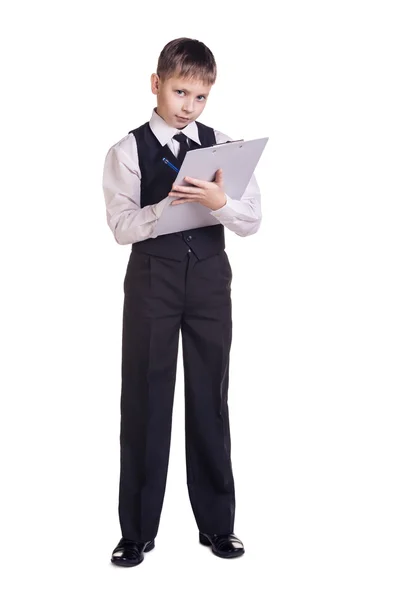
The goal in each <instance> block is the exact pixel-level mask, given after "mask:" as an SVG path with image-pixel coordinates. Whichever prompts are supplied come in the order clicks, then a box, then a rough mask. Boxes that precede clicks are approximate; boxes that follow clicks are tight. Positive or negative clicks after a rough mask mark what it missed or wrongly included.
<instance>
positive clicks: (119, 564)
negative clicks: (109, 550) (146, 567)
mask: <svg viewBox="0 0 400 600" xmlns="http://www.w3.org/2000/svg"><path fill="white" fill-rule="evenodd" d="M154 546H155V543H154V541H153V542H152V543H151V544H148V545H147V546H146V548H144V550H143V552H150V550H153V549H154ZM143 560H144V556H142V558H141V559H140V560H139V561H138V562H129V561H127V560H121V559H120V558H117V557H114V556H112V557H111V562H112V563H113V564H114V565H116V566H117V567H137V566H138V565H140V563H142V562H143Z"/></svg>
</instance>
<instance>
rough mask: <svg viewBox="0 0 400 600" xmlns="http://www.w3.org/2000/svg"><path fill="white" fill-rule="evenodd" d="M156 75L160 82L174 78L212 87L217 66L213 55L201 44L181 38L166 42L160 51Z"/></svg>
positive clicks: (197, 41)
mask: <svg viewBox="0 0 400 600" xmlns="http://www.w3.org/2000/svg"><path fill="white" fill-rule="evenodd" d="M157 75H158V76H159V77H160V79H161V80H162V81H165V80H166V79H168V78H169V77H174V76H175V77H183V78H185V79H186V78H187V79H200V80H201V81H203V82H204V83H206V84H207V85H214V83H215V80H216V78H217V65H216V63H215V59H214V55H213V53H212V52H211V50H210V49H209V48H207V46H206V45H205V44H203V42H199V40H193V39H191V38H186V37H182V38H177V39H176V40H172V41H171V42H168V44H167V45H166V46H164V48H163V49H162V50H161V54H160V56H159V58H158V64H157Z"/></svg>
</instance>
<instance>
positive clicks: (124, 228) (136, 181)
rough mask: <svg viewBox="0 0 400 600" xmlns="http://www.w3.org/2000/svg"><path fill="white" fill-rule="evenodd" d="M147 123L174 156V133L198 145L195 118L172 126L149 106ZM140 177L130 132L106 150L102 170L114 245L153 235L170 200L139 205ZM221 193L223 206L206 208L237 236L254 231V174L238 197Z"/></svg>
mask: <svg viewBox="0 0 400 600" xmlns="http://www.w3.org/2000/svg"><path fill="white" fill-rule="evenodd" d="M149 126H150V128H151V130H152V132H153V133H154V135H155V136H156V138H157V139H158V141H159V142H160V144H161V145H162V146H164V145H165V144H168V146H169V148H170V150H171V151H172V153H173V154H174V155H175V156H177V155H178V152H179V146H180V144H179V142H178V141H177V140H174V139H173V136H174V135H176V134H177V133H180V132H182V133H184V134H185V135H186V136H187V137H189V138H190V139H191V140H193V141H195V142H196V143H197V144H199V145H201V144H200V139H199V134H198V130H197V124H196V121H192V122H191V123H189V124H188V125H187V126H186V127H185V128H184V129H175V127H171V126H170V125H168V124H167V123H166V121H164V119H163V118H162V117H160V116H159V115H158V114H157V113H156V111H155V109H153V113H152V115H151V119H150V121H149ZM214 132H215V138H216V143H217V144H219V143H222V142H226V141H228V140H231V139H232V138H230V137H228V136H227V135H225V134H223V133H221V132H220V131H217V130H215V129H214ZM140 180H141V173H140V167H139V160H138V151H137V144H136V138H135V136H134V135H133V134H132V133H130V134H128V135H126V136H125V137H123V138H122V139H121V140H120V141H119V142H117V143H116V144H114V145H113V146H111V148H110V149H109V150H108V152H107V155H106V159H105V164H104V171H103V191H104V197H105V201H106V209H107V223H108V225H109V227H110V229H111V231H112V232H113V234H114V237H115V239H116V241H117V242H118V244H134V243H136V242H140V241H143V240H145V239H147V238H151V237H156V236H154V235H153V232H154V230H155V227H156V224H157V219H158V218H159V216H160V215H161V213H162V211H163V208H164V206H165V205H166V204H167V203H168V202H169V200H170V199H171V197H168V196H167V197H166V198H164V199H163V200H161V201H160V202H158V203H157V204H152V205H150V206H144V207H143V208H141V207H140ZM225 196H226V199H227V202H226V204H225V206H223V207H222V208H219V209H218V210H210V214H212V215H213V216H214V217H215V218H216V219H217V220H218V222H219V223H221V224H222V225H224V226H225V227H227V229H230V230H231V231H234V232H235V233H236V234H237V235H240V236H246V235H251V234H253V233H256V231H257V230H258V229H259V227H260V222H261V204H260V189H259V187H258V185H257V182H256V179H255V176H254V175H252V177H251V179H250V181H249V184H248V186H247V188H246V190H245V192H244V194H243V196H242V198H240V199H238V200H235V199H233V198H230V197H229V196H228V195H227V194H225ZM176 198H177V197H175V199H176ZM172 208H173V207H172Z"/></svg>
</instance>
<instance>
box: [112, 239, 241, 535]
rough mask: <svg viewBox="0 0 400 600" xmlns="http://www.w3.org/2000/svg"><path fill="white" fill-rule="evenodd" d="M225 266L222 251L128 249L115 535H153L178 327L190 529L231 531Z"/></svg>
mask: <svg viewBox="0 0 400 600" xmlns="http://www.w3.org/2000/svg"><path fill="white" fill-rule="evenodd" d="M231 279H232V271H231V267H230V264H229V259H228V256H227V254H226V252H225V251H224V250H222V251H221V252H220V253H219V254H216V255H214V256H211V257H209V258H207V259H204V260H198V259H197V258H196V256H195V255H194V253H193V252H190V251H188V253H187V256H186V258H185V259H184V260H183V261H181V262H179V261H175V260H171V259H167V258H159V257H156V256H151V255H148V254H141V253H138V252H137V251H135V250H134V246H132V253H131V255H130V259H129V262H128V266H127V271H126V276H125V279H124V307H123V334H122V389H121V434H120V444H121V455H120V460H121V465H120V467H121V471H120V486H119V506H118V512H119V519H120V524H121V530H122V535H123V537H126V538H128V539H131V540H135V541H142V542H143V541H147V540H151V539H153V538H155V537H156V535H157V531H158V527H159V521H160V516H161V510H162V505H163V500H164V493H165V486H166V478H167V470H168V461H169V452H170V441H171V424H172V409H173V400H174V390H175V380H176V366H177V355H178V342H179V332H180V331H181V334H182V353H183V363H184V364H183V366H184V382H185V388H184V389H185V440H186V472H187V486H188V491H189V498H190V502H191V506H192V510H193V513H194V516H195V519H196V523H197V526H198V529H199V530H200V531H202V532H204V533H218V534H221V533H231V532H233V530H234V518H235V489H234V479H233V474H232V464H231V440H230V430H229V412H228V382H229V352H230V347H231V339H232V314H231Z"/></svg>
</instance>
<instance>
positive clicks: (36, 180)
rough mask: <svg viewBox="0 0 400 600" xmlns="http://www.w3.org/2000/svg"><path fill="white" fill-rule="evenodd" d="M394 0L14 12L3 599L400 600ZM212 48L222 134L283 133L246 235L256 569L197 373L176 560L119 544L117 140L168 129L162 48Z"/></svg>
mask: <svg viewBox="0 0 400 600" xmlns="http://www.w3.org/2000/svg"><path fill="white" fill-rule="evenodd" d="M395 4H396V3H395V2H379V3H378V2H355V1H349V0H347V1H341V0H340V1H339V0H336V1H335V2H321V1H320V2H317V1H314V2H311V1H304V2H293V1H292V2H289V1H284V0H281V1H280V2H263V3H261V2H254V1H246V2H244V3H238V4H236V5H235V4H233V3H232V2H225V3H217V2H206V1H204V2H197V3H175V4H174V3H166V2H155V1H154V0H153V1H152V2H147V3H145V4H144V5H140V4H139V3H137V2H136V3H135V2H132V1H131V2H128V1H124V2H123V1H117V0H114V2H108V3H105V2H88V1H87V2H84V1H80V2H69V3H60V2H40V1H39V2H32V3H28V2H20V3H17V4H11V3H8V7H7V6H6V7H5V8H4V9H3V11H2V12H3V14H2V19H1V22H2V25H1V45H2V58H3V66H2V84H3V85H2V87H3V91H2V94H1V101H2V110H1V120H2V124H1V132H2V134H1V142H2V144H1V146H2V169H1V178H2V199H1V200H2V202H1V217H2V218H1V236H0V237H1V242H0V243H1V248H0V250H1V258H2V283H3V285H2V294H1V300H2V309H1V319H2V322H1V342H2V355H3V358H2V366H3V369H2V378H1V386H2V390H1V398H2V418H1V432H0V433H1V449H2V452H1V456H2V471H1V473H2V480H3V481H2V484H3V485H2V489H3V492H2V494H1V502H2V508H1V521H2V523H1V532H2V533H1V538H2V539H1V547H2V549H1V552H2V555H3V556H2V567H3V575H2V582H1V585H2V586H4V587H5V588H8V589H7V590H6V592H5V593H3V594H2V595H3V597H5V598H7V599H12V598H26V597H36V596H37V597H40V598H42V599H50V598H51V599H53V598H57V599H58V600H63V599H64V598H65V599H67V598H68V599H70V598H79V599H81V598H82V599H83V598H96V599H97V598H99V599H100V598H101V599H102V598H122V597H124V598H128V597H133V598H134V597H138V596H139V595H140V596H141V597H146V598H159V597H161V596H162V595H163V596H168V597H171V598H185V599H186V598H190V599H196V600H197V599H202V600H203V599H204V598H206V597H207V598H212V599H214V598H222V597H224V598H230V599H236V598H237V599H239V598H243V597H246V596H247V597H248V596H251V597H254V598H259V597H260V598H269V599H271V600H289V599H290V600H295V599H298V598H305V599H307V600H314V599H315V600H317V599H318V600H321V599H323V600H331V599H332V600H337V599H339V598H340V599H341V600H343V599H346V600H347V599H349V600H354V599H358V598H360V599H361V598H362V599H363V600H364V599H378V598H379V599H381V598H385V600H395V599H396V600H398V598H399V594H400V582H399V558H400V556H399V554H400V552H399V535H400V522H399V506H400V490H399V454H400V452H399V450H400V448H399V408H398V405H399V391H400V390H399V387H400V386H399V358H400V356H399V354H400V352H399V334H400V331H399V329H400V327H399V325H400V323H399V306H400V293H399V256H400V248H399V225H400V223H399V212H400V211H399V199H400V194H399V187H400V186H399V159H400V153H399V134H400V127H399V125H400V123H399V106H400V97H399V89H398V85H399V63H398V56H399V51H400V48H399V45H400V44H399V22H398V20H397V19H396V18H395V10H394V9H395ZM181 36H187V37H193V38H196V39H200V40H201V41H203V42H204V43H205V44H206V45H207V46H209V48H210V49H211V50H212V52H213V53H214V56H215V58H216V61H217V65H218V78H217V82H216V84H215V86H214V87H213V90H212V92H211V96H210V99H209V101H208V105H207V107H206V109H205V111H204V112H203V114H202V115H201V119H200V120H201V121H202V122H204V123H205V124H208V125H210V126H212V127H214V128H216V129H219V130H220V131H222V132H224V133H226V134H228V135H230V136H231V137H232V138H233V139H237V138H245V139H251V138H253V137H261V136H264V135H266V136H269V138H270V140H269V142H268V144H267V147H266V150H265V153H264V155H263V157H262V159H261V161H260V163H259V165H258V167H257V170H256V177H257V180H258V183H259V185H260V187H261V191H262V206H263V222H262V226H261V229H260V230H259V232H258V233H257V234H256V235H254V236H250V237H248V238H240V237H239V236H236V235H235V234H233V233H231V232H229V231H226V243H227V253H228V256H229V258H230V261H231V265H232V269H233V282H232V299H233V311H234V331H233V345H232V352H231V381H230V396H229V403H230V415H231V434H232V462H233V467H234V475H235V483H236V497H237V511H236V522H235V532H236V534H237V535H238V536H239V537H240V538H241V539H242V540H243V542H244V544H245V548H246V554H245V555H244V556H243V557H242V558H239V559H236V560H233V561H227V560H221V559H219V558H217V557H215V556H214V555H213V554H212V553H211V551H210V550H209V549H208V548H205V547H203V546H201V545H199V543H198V537H197V535H198V534H197V528H196V524H195V520H194V517H193V514H192V512H191V508H190V503H189V498H188V494H187V489H186V480H185V463H184V438H183V434H184V421H183V417H184V414H183V379H182V376H183V373H182V364H181V358H180V362H179V370H178V378H177V385H176V395H175V406H174V418H173V431H172V445H171V458H170V467H169V473H168V481H167V488H166V495H165V501H164V507H163V512H162V516H161V523H160V528H159V532H158V536H157V539H156V549H155V550H154V551H153V552H151V553H149V554H146V555H145V561H144V562H143V564H142V565H140V566H139V567H137V568H134V569H118V568H117V567H114V566H113V565H111V563H110V562H109V560H110V556H111V551H112V549H113V548H114V546H115V545H116V543H117V542H118V540H119V538H120V529H119V522H118V514H117V500H118V480H119V394H120V358H121V356H120V347H121V327H122V302H123V287H122V284H123V278H124V274H125V269H126V264H127V261H128V256H129V252H130V246H119V245H118V244H117V243H116V242H115V240H114V238H113V235H112V233H111V231H110V230H109V229H108V226H107V224H106V213H105V203H104V198H103V194H102V187H101V180H102V169H103V163H104V158H105V155H106V152H107V150H108V148H109V147H110V146H111V145H113V144H114V143H116V142H117V141H118V140H119V139H121V138H122V137H123V136H124V135H126V134H127V133H128V131H129V130H131V129H133V128H135V127H137V126H139V125H141V124H142V123H144V122H145V121H148V120H149V118H150V116H151V111H152V109H153V107H154V106H155V105H156V97H155V96H154V95H152V93H151V90H150V75H151V73H153V72H154V71H155V68H156V64H157V59H158V55H159V53H160V52H161V49H162V48H163V47H164V45H165V44H166V43H167V42H168V41H170V40H172V39H174V38H176V37H181Z"/></svg>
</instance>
